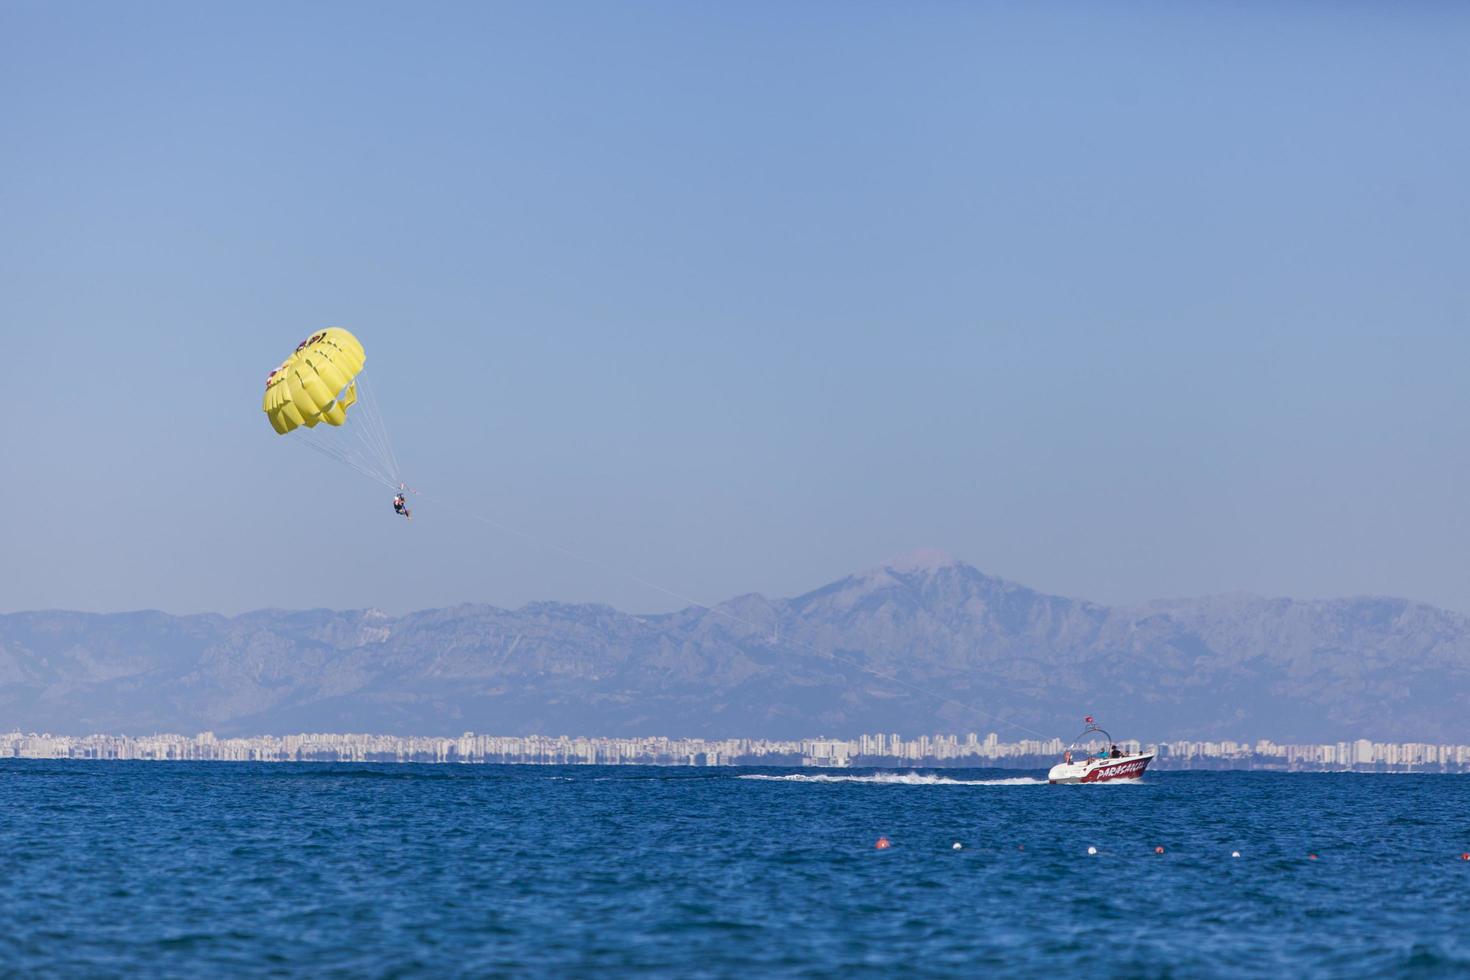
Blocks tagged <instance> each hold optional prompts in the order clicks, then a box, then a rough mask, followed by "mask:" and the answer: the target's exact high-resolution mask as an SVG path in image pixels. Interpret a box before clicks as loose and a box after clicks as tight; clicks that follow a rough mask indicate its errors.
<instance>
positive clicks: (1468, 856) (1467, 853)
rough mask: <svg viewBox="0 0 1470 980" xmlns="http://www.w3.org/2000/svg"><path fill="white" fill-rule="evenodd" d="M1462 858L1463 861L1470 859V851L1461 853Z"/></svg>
mask: <svg viewBox="0 0 1470 980" xmlns="http://www.w3.org/2000/svg"><path fill="white" fill-rule="evenodd" d="M1460 860H1461V861H1470V851H1466V852H1465V853H1464V854H1461V855H1460Z"/></svg>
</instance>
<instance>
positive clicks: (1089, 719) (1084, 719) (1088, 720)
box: [1082, 715, 1092, 725]
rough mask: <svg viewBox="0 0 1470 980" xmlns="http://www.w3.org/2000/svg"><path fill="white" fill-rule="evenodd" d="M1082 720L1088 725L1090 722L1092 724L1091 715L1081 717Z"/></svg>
mask: <svg viewBox="0 0 1470 980" xmlns="http://www.w3.org/2000/svg"><path fill="white" fill-rule="evenodd" d="M1082 720H1083V721H1085V722H1087V723H1088V724H1089V725H1090V724H1092V715H1088V716H1087V717H1086V718H1083V719H1082Z"/></svg>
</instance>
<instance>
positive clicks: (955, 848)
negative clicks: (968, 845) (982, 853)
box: [949, 841, 965, 851]
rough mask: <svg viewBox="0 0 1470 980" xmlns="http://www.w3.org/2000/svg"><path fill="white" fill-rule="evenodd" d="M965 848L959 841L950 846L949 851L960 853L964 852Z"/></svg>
mask: <svg viewBox="0 0 1470 980" xmlns="http://www.w3.org/2000/svg"><path fill="white" fill-rule="evenodd" d="M964 846H965V845H963V844H961V843H960V842H959V841H955V842H954V843H953V844H951V845H949V849H950V850H952V851H959V850H963V849H964Z"/></svg>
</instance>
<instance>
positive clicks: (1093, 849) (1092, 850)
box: [1087, 847, 1097, 854]
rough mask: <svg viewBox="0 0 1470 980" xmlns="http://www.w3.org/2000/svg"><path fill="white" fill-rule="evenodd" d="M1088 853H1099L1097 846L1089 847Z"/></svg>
mask: <svg viewBox="0 0 1470 980" xmlns="http://www.w3.org/2000/svg"><path fill="white" fill-rule="evenodd" d="M1087 853H1088V854H1096V853H1097V848H1095V847H1089V848H1088V849H1087Z"/></svg>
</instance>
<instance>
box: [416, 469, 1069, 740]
mask: <svg viewBox="0 0 1470 980" xmlns="http://www.w3.org/2000/svg"><path fill="white" fill-rule="evenodd" d="M422 496H423V497H424V499H425V500H432V501H434V502H435V503H437V504H440V505H441V506H445V507H449V508H450V509H452V510H457V511H459V512H460V513H461V514H464V515H465V516H466V517H469V518H470V519H471V520H476V521H479V522H480V523H482V524H486V525H489V526H490V527H493V528H495V529H496V530H498V531H503V532H505V533H506V534H512V535H515V536H516V537H518V538H521V539H523V540H525V541H529V542H531V543H532V544H534V545H537V546H539V547H542V548H545V549H547V550H548V551H554V552H556V553H557V554H559V555H562V556H564V557H567V558H570V559H572V560H573V561H578V562H581V563H582V564H584V565H590V566H592V567H593V568H597V569H600V570H602V571H604V572H610V573H612V574H614V575H620V576H622V577H624V578H627V579H630V580H631V581H634V582H637V583H638V584H639V585H642V586H644V587H646V588H649V589H652V590H653V591H655V592H660V593H662V594H664V595H666V596H668V597H669V598H671V599H677V600H678V601H680V602H684V603H688V604H689V605H691V606H696V607H698V608H700V609H703V610H705V611H706V612H710V613H714V614H715V615H717V616H723V617H725V618H726V619H728V620H730V621H731V622H734V623H738V624H740V625H741V626H745V627H748V628H749V629H751V630H753V631H755V632H756V633H762V632H764V630H765V627H764V626H762V625H761V624H759V623H755V622H752V621H751V620H749V619H746V618H745V617H743V616H737V615H736V614H735V613H732V612H730V611H729V610H728V609H721V608H719V607H717V606H712V605H710V604H709V603H707V602H700V601H699V600H698V599H694V598H691V597H689V596H687V595H683V594H682V593H679V592H675V591H674V590H673V589H670V588H666V587H664V586H662V585H659V584H658V583H657V582H650V581H649V580H648V579H646V578H643V577H642V576H641V575H638V574H636V573H634V572H631V571H629V570H628V569H626V568H619V567H618V566H616V565H610V564H608V563H607V562H605V561H600V560H598V559H596V558H592V557H589V556H587V555H584V554H581V553H579V552H576V551H573V550H571V549H570V548H563V547H562V546H561V545H559V544H555V543H554V542H551V541H547V540H544V539H542V538H538V537H536V536H535V535H533V534H531V533H530V532H528V531H523V530H521V529H520V528H517V527H511V526H510V525H508V524H502V523H501V522H500V521H497V520H495V519H494V518H490V517H486V516H485V515H484V514H478V513H476V512H474V511H472V510H470V509H468V508H466V507H460V506H457V505H455V504H452V503H449V502H448V501H445V500H440V499H438V498H436V497H430V496H428V495H427V494H424V495H422ZM783 645H784V646H787V647H795V648H797V649H800V650H802V651H804V652H807V653H810V654H812V655H813V656H815V657H817V658H818V659H821V660H830V661H833V662H835V663H840V664H845V665H847V666H849V667H853V668H855V669H857V670H860V671H862V672H863V673H865V674H870V675H872V676H873V677H877V678H879V679H880V680H885V681H888V682H889V683H890V684H897V685H899V686H900V687H906V688H908V689H909V690H911V691H914V692H915V693H917V694H922V695H924V696H925V697H928V698H932V699H933V700H935V701H938V702H940V703H943V704H952V705H954V706H955V707H957V708H963V709H964V710H965V711H968V712H970V713H971V714H974V715H977V716H979V717H982V718H988V719H990V720H991V721H993V722H997V723H999V724H1002V725H1008V726H1010V727H1011V728H1018V729H1020V730H1021V731H1023V732H1030V733H1031V734H1032V735H1035V736H1037V737H1038V738H1046V737H1047V736H1046V734H1045V733H1044V732H1038V731H1037V730H1036V729H1034V728H1030V727H1027V726H1026V725H1023V724H1021V723H1020V722H1018V721H1011V720H1010V719H1009V718H1003V717H1001V716H1000V715H997V714H995V713H994V712H991V711H986V710H985V709H984V708H979V707H976V706H975V705H973V704H969V703H967V702H965V701H960V700H959V699H957V698H953V697H950V696H949V695H948V694H941V693H939V692H938V691H931V690H929V689H928V688H925V687H921V686H920V685H918V684H915V683H913V682H911V681H906V680H904V679H903V678H901V677H899V676H897V675H896V674H891V673H887V672H886V671H881V670H877V669H875V668H873V667H869V666H868V665H867V664H862V663H858V662H857V661H856V660H851V659H848V658H847V657H842V656H839V655H837V654H835V653H832V652H831V651H829V650H823V649H821V648H819V647H817V646H816V645H814V644H811V643H805V642H803V641H801V640H794V639H791V638H789V637H788V638H787V639H786V640H784V641H783Z"/></svg>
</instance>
